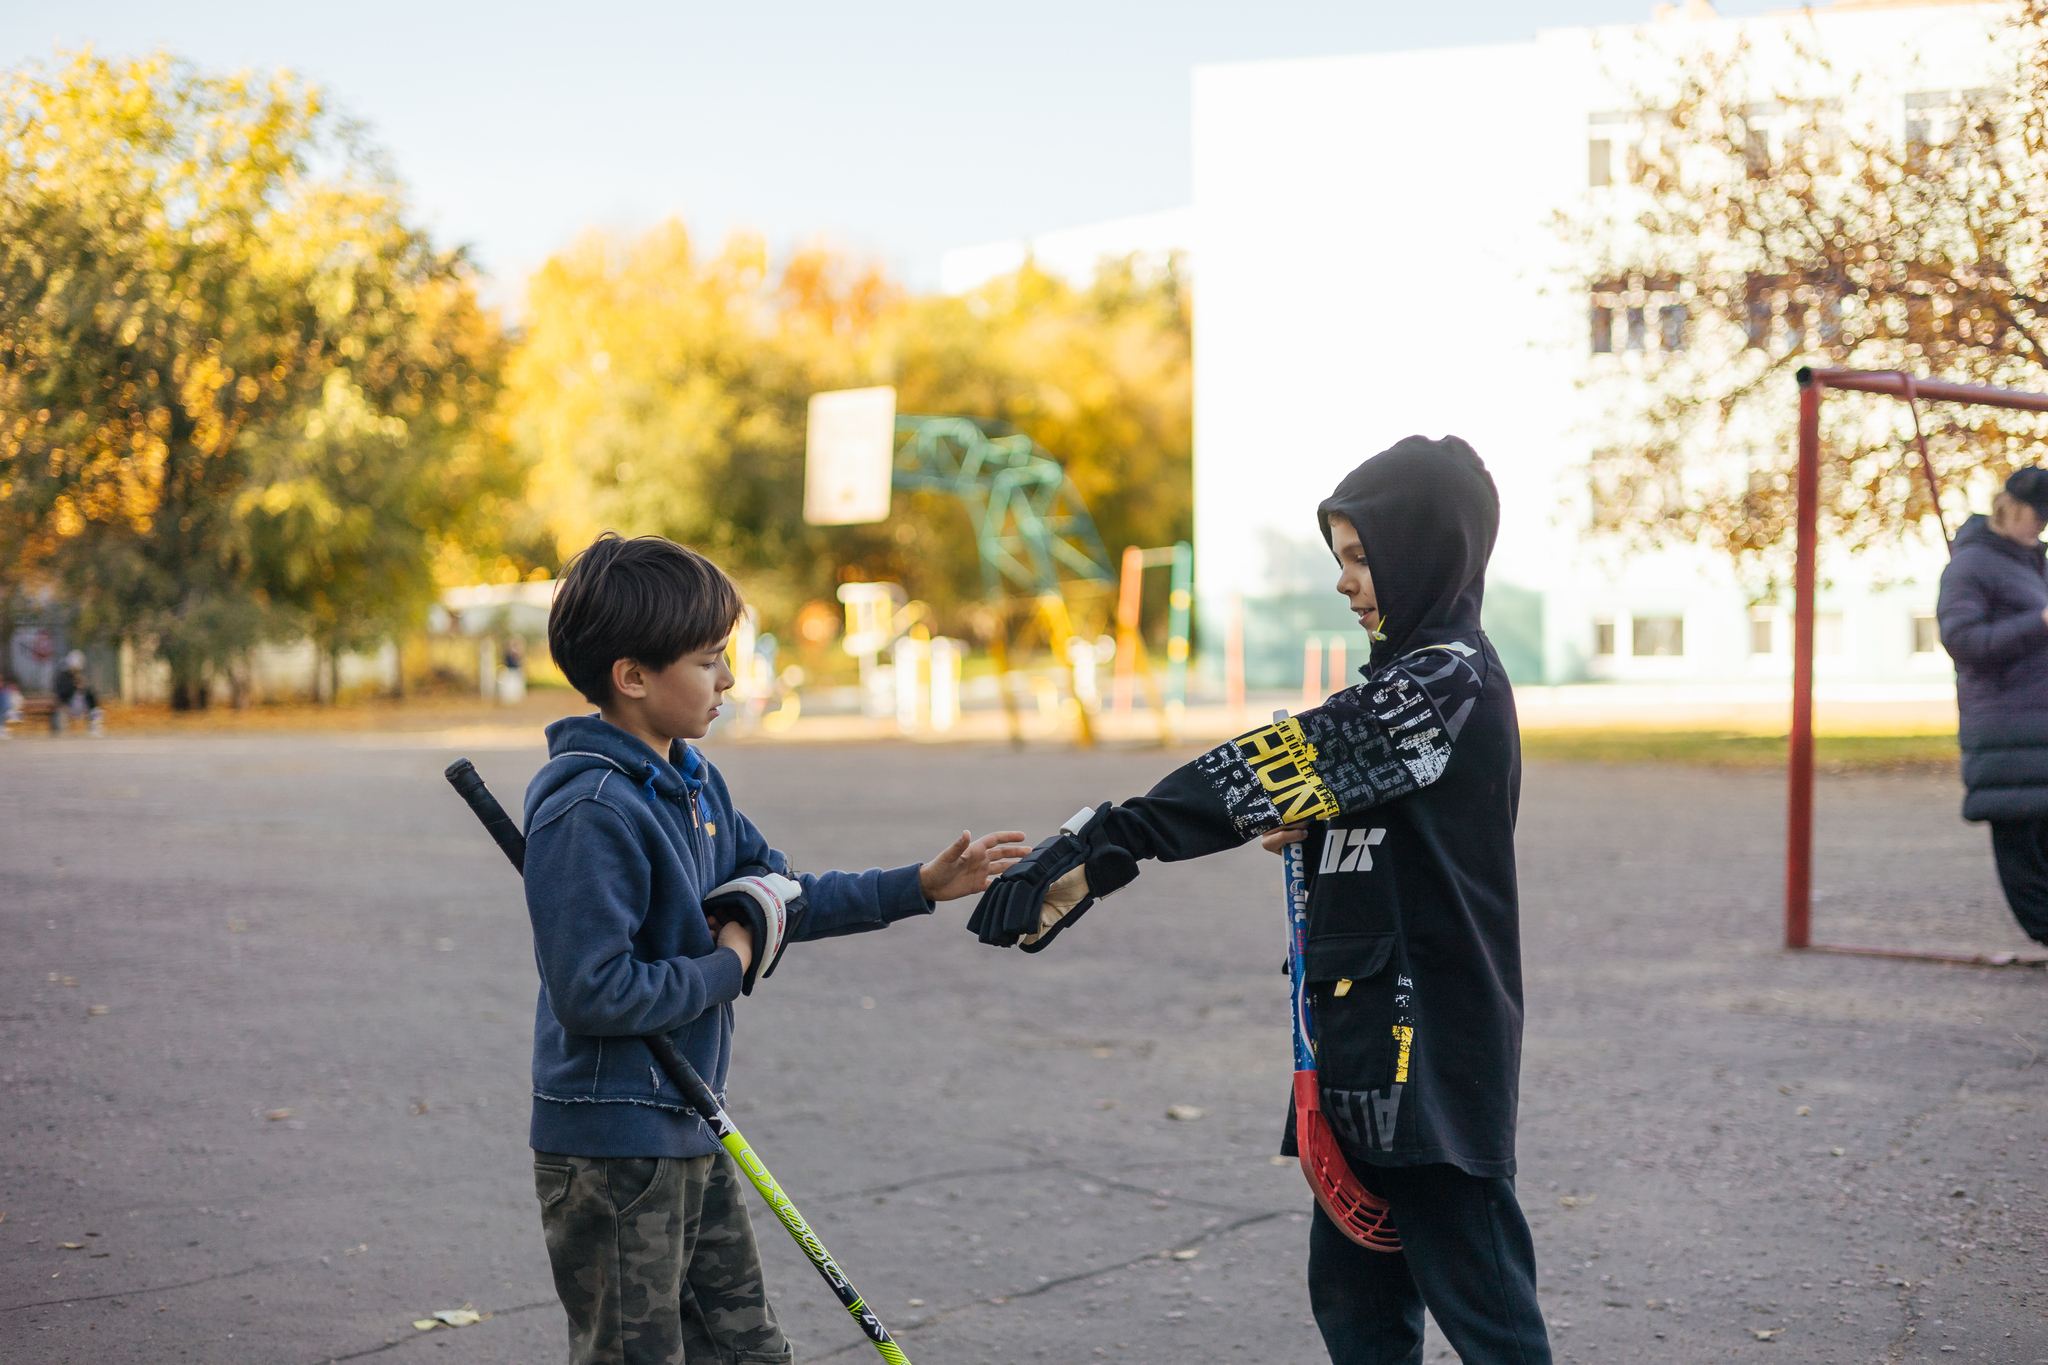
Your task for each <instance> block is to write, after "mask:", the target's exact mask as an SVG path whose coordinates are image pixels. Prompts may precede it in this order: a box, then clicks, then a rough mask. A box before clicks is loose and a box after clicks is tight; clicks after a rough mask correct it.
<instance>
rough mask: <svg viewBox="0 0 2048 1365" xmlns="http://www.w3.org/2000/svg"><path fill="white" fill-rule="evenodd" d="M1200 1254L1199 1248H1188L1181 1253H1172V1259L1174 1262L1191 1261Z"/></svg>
mask: <svg viewBox="0 0 2048 1365" xmlns="http://www.w3.org/2000/svg"><path fill="white" fill-rule="evenodd" d="M1201 1254H1202V1249H1201V1248H1200V1247H1188V1248H1187V1249H1185V1250H1183V1251H1176V1252H1174V1253H1173V1259H1174V1260H1176V1261H1192V1260H1194V1259H1195V1257H1197V1256H1199V1255H1201Z"/></svg>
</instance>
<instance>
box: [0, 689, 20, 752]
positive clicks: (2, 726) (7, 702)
mask: <svg viewBox="0 0 2048 1365" xmlns="http://www.w3.org/2000/svg"><path fill="white" fill-rule="evenodd" d="M19 724H21V685H20V684H19V683H17V682H15V681H14V679H13V677H12V676H11V675H10V676H6V677H0V739H13V738H14V727H15V726H17V725H19Z"/></svg>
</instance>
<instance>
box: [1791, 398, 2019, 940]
mask: <svg viewBox="0 0 2048 1365" xmlns="http://www.w3.org/2000/svg"><path fill="white" fill-rule="evenodd" d="M1798 380H1799V467H1798V475H1797V481H1798V513H1797V519H1796V524H1797V532H1796V536H1797V540H1796V545H1797V550H1796V554H1797V557H1796V559H1795V560H1794V562H1793V570H1792V592H1793V602H1794V607H1793V622H1792V735H1791V743H1790V748H1789V753H1788V754H1787V762H1786V786H1787V793H1786V803H1785V804H1786V818H1785V946H1786V947H1787V948H1806V949H1811V950H1813V951H1816V952H1829V953H1855V954H1859V955H1862V956H1868V957H1904V958H1917V959H1923V960H1927V961H1934V962H1961V963H1968V964H1971V965H1976V966H1996V967H2002V966H2011V965H2016V964H2018V963H2020V962H2021V961H2023V959H2021V958H2019V957H2018V956H2017V955H2016V954H2012V953H1998V954H1993V955H1986V954H1982V953H1947V952H1939V951H1933V950H1928V951H1921V950H1916V949H1904V948H1858V947H1852V946H1850V945H1848V944H1840V943H1815V942H1814V941H1813V606H1814V582H1815V577H1816V575H1815V560H1816V559H1817V558H1818V557H1819V526H1820V400H1821V397H1822V396H1823V395H1824V394H1825V393H1826V392H1827V390H1829V389H1844V390H1849V391H1852V392H1856V393H1882V394H1889V395H1891V396H1892V397H1894V398H1903V399H1904V400H1906V402H1907V404H1908V405H1909V406H1910V407H1911V408H1912V409H1913V430H1914V433H1915V435H1916V436H1918V437H1919V442H1920V461H1921V468H1922V471H1923V472H1924V473H1925V474H1926V476H1927V484H1928V493H1929V496H1930V498H1931V499H1932V501H1933V503H1934V507H1935V517H1936V519H1937V520H1939V519H1940V517H1941V489H1940V487H1939V486H1938V485H1937V484H1936V483H1935V479H1934V466H1933V464H1932V463H1931V462H1930V461H1929V460H1928V458H1927V442H1926V438H1925V437H1924V436H1922V435H1920V411H1919V402H1920V400H1922V399H1925V400H1926V401H1928V402H1931V403H1974V404H1979V405H1981V406H1984V407H1994V408H2017V409H2020V410H2022V411H2026V412H2048V393H2028V392H2025V391H2024V390H2020V389H1994V388H1987V387H1984V386H1981V385H1977V384H1951V383H1948V382H1946V381H1945V380H1940V379H1915V378H1914V377H1913V376H1911V375H1909V374H1907V373H1906V372H1905V371H1903V370H1830V369H1820V370H1816V369H1801V370H1800V371H1799V374H1798ZM1942 534H1943V537H1944V539H1946V537H1947V534H1948V528H1947V526H1946V525H1944V526H1943V527H1942Z"/></svg>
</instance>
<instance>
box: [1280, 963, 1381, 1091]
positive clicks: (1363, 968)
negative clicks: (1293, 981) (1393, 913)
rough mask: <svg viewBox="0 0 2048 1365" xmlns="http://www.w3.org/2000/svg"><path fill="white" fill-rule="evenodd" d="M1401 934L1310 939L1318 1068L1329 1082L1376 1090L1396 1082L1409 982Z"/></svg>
mask: <svg viewBox="0 0 2048 1365" xmlns="http://www.w3.org/2000/svg"><path fill="white" fill-rule="evenodd" d="M1394 942H1395V935H1393V934H1332V935H1329V936H1327V937H1324V938H1317V939H1310V940H1309V944H1308V952H1307V955H1306V956H1305V958H1304V960H1303V964H1302V965H1303V967H1304V969H1305V972H1306V977H1305V979H1306V981H1307V983H1308V988H1309V991H1310V1005H1309V1017H1310V1020H1311V1022H1312V1024H1313V1025H1314V1028H1315V1044H1316V1074H1317V1076H1318V1078H1319V1079H1320V1081H1321V1083H1322V1084H1323V1085H1324V1086H1326V1087H1337V1088H1340V1089H1349V1090H1371V1089H1375V1088H1377V1087H1379V1086H1383V1085H1387V1084H1389V1083H1391V1081H1392V1079H1393V1074H1394V1063H1395V1043H1396V1036H1395V1033H1394V1028H1393V1026H1394V1023H1395V1021H1396V1018H1397V1017H1398V1016H1397V1013H1396V1009H1397V1001H1396V1000H1395V996H1396V995H1397V994H1398V993H1400V992H1401V991H1402V990H1404V989H1405V988H1403V987H1402V986H1401V985H1400V974H1399V973H1398V972H1397V971H1396V970H1395V969H1394V968H1395V955H1394Z"/></svg>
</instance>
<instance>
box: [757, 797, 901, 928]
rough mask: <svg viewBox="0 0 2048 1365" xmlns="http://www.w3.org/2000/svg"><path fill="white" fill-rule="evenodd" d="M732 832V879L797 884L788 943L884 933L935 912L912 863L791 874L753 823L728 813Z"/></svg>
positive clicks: (786, 863) (784, 860)
mask: <svg viewBox="0 0 2048 1365" xmlns="http://www.w3.org/2000/svg"><path fill="white" fill-rule="evenodd" d="M733 832H734V837H735V838H736V839H737V841H738V844H739V849H738V856H737V858H736V859H735V861H736V863H737V865H738V866H737V869H736V870H735V871H734V873H733V875H734V876H736V877H743V876H747V875H750V874H755V873H762V872H774V873H779V874H780V875H782V876H785V877H794V878H795V879H796V880H797V881H798V882H799V883H801V884H802V886H803V888H804V908H803V910H802V911H801V912H800V913H799V914H798V915H797V916H796V920H795V922H794V923H793V924H791V925H790V929H789V939H790V941H791V942H800V941H802V940H805V939H814V938H836V937H837V936H839V935H841V934H860V933H865V932H867V931H868V930H870V929H883V928H887V927H888V926H889V925H891V924H893V923H895V922H896V921H897V920H900V919H908V918H909V917H910V916H912V915H928V914H930V913H931V912H932V911H933V910H934V909H936V908H937V907H936V906H934V905H933V904H932V903H931V902H930V901H928V900H926V899H925V896H924V892H923V891H922V890H921V889H920V888H919V886H918V881H917V873H918V866H919V865H918V864H916V863H912V864H910V865H909V866H907V867H892V868H889V869H886V870H884V869H881V868H869V869H868V870H867V871H865V872H820V873H816V874H812V873H809V872H792V871H790V870H789V859H787V858H785V857H784V856H783V855H782V851H781V850H780V849H776V848H770V847H769V846H768V840H767V839H766V838H764V837H763V836H762V834H761V831H760V830H758V829H756V828H755V827H754V822H753V821H751V820H749V819H747V817H746V816H745V815H743V814H741V813H740V812H739V811H738V810H734V811H733Z"/></svg>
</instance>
